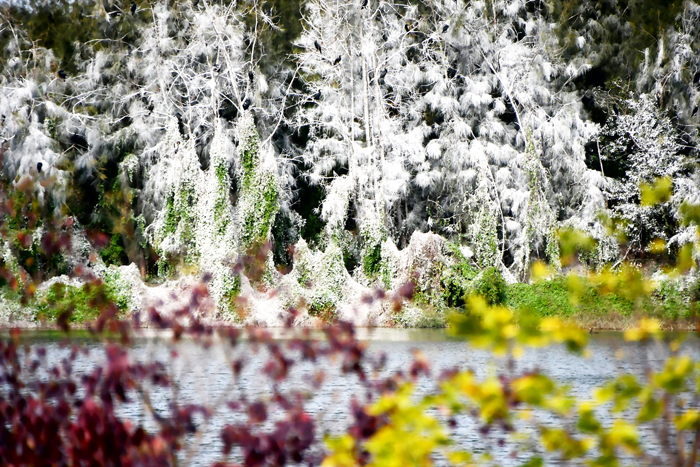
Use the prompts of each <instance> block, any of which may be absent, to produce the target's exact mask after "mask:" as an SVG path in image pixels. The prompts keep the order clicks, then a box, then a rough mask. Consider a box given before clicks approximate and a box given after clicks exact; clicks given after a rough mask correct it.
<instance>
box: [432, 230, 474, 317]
mask: <svg viewBox="0 0 700 467" xmlns="http://www.w3.org/2000/svg"><path fill="white" fill-rule="evenodd" d="M448 248H449V250H450V252H451V254H452V257H453V260H454V263H453V264H452V265H451V266H449V267H448V268H446V269H445V270H444V271H443V273H442V277H441V281H440V283H441V286H442V288H443V297H444V300H445V303H446V305H447V306H448V307H461V306H464V298H465V296H466V295H467V294H469V292H470V290H471V287H472V281H473V280H474V278H476V277H477V275H478V271H477V270H476V269H475V268H474V267H473V266H472V265H471V264H470V263H469V261H468V260H467V258H465V257H464V255H463V254H462V252H461V251H460V250H459V245H458V244H455V243H449V244H448Z"/></svg>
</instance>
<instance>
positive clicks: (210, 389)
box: [25, 328, 698, 465]
mask: <svg viewBox="0 0 700 467" xmlns="http://www.w3.org/2000/svg"><path fill="white" fill-rule="evenodd" d="M272 332H273V334H275V335H276V337H277V338H280V339H282V340H284V338H285V337H288V336H287V333H288V331H283V330H277V331H274V330H272ZM357 332H358V335H359V337H360V338H361V339H363V340H366V341H367V343H368V350H369V354H370V356H371V357H372V359H378V358H379V356H380V355H381V354H385V355H386V358H387V360H386V367H385V369H384V370H382V372H381V374H380V375H377V376H381V375H388V374H389V373H391V372H394V371H397V370H401V369H403V370H407V369H408V366H409V365H410V363H411V362H412V360H413V352H412V351H413V350H419V351H420V352H421V353H422V354H423V355H424V356H425V357H426V358H427V359H428V360H429V361H430V362H431V371H432V375H433V376H439V375H440V374H441V373H442V372H443V371H445V370H451V369H471V370H473V371H474V372H475V373H476V375H477V376H478V377H480V378H484V377H487V376H489V375H491V374H494V373H502V372H508V371H514V372H516V373H520V372H523V371H531V370H541V371H543V372H544V373H546V374H547V375H549V376H550V377H552V378H553V379H554V380H556V381H557V382H558V383H560V384H565V385H568V386H569V387H570V393H571V395H573V396H575V397H577V398H582V399H586V398H589V397H590V396H591V393H592V390H593V388H595V387H598V386H601V385H602V384H604V383H605V382H606V381H608V380H610V379H611V378H614V377H616V376H619V375H621V374H624V373H631V374H634V375H638V376H641V375H643V374H644V372H645V368H646V367H645V365H650V366H651V367H652V368H654V369H659V368H660V367H661V365H662V364H663V362H664V361H665V359H666V358H667V357H668V351H667V350H666V348H665V347H664V346H661V345H657V344H652V345H649V346H641V345H639V344H635V343H627V342H624V341H623V339H622V336H621V334H620V333H615V332H602V333H600V334H596V335H592V336H591V342H590V344H589V346H588V349H589V352H587V354H588V356H586V357H584V356H579V355H574V354H571V353H568V352H566V351H565V350H564V349H563V348H562V347H556V346H555V347H548V348H543V349H528V350H527V351H526V352H525V354H524V355H523V356H522V358H520V359H519V360H518V361H517V363H516V368H515V369H508V367H507V364H506V361H505V360H503V359H494V358H493V357H492V356H491V355H490V354H489V353H487V352H485V351H481V350H478V349H473V348H470V347H469V346H468V345H467V344H465V343H464V342H461V341H458V340H454V339H451V338H450V337H448V336H447V334H446V332H445V331H444V330H411V329H386V328H379V329H359V330H358V331H357ZM25 336H26V337H25V339H28V340H27V342H30V343H32V344H39V343H40V344H42V345H45V346H46V347H47V350H48V354H49V356H50V358H52V359H55V361H56V362H58V361H60V359H61V358H63V356H64V354H65V353H67V352H68V350H67V349H64V348H61V347H60V345H59V343H58V342H57V338H56V336H52V335H46V334H42V333H35V334H28V335H25ZM85 342H87V344H86V345H87V346H88V347H89V348H91V349H92V352H91V353H90V354H89V355H88V356H83V357H81V358H80V359H79V361H77V362H76V363H75V364H74V371H75V372H76V373H78V374H79V373H80V372H81V371H87V370H88V369H89V368H90V367H91V366H92V364H93V363H94V362H95V361H96V360H99V359H101V358H102V357H103V352H102V351H101V350H100V344H98V343H95V342H90V341H85ZM696 344H697V340H696V339H694V338H693V339H691V341H689V342H686V343H685V344H684V349H683V351H685V352H687V353H690V354H691V355H692V356H693V357H694V358H696V359H698V346H697V345H696ZM174 350H175V351H177V355H178V357H177V358H173V356H172V351H174ZM133 356H134V358H137V359H138V360H142V361H153V360H160V361H162V362H165V363H167V365H168V366H169V368H170V369H171V371H172V373H173V374H174V375H175V380H176V381H177V385H175V387H174V388H172V389H171V390H167V391H166V390H162V389H154V391H153V395H152V400H153V403H154V406H155V408H156V410H161V411H163V412H164V413H165V412H166V410H167V408H168V401H169V400H171V398H173V397H177V398H178V400H181V401H189V402H193V403H204V404H207V405H212V406H216V407H219V408H220V409H219V410H218V411H217V413H216V414H215V416H214V417H212V419H210V420H209V421H208V424H207V425H201V426H200V427H201V428H204V429H203V430H201V431H202V432H203V434H202V435H201V436H200V437H199V438H197V439H192V440H190V441H191V444H192V446H191V452H189V455H188V452H187V451H186V452H185V453H183V461H185V462H184V463H185V464H188V465H208V464H210V463H211V462H213V461H216V460H219V459H220V452H221V443H220V441H219V435H218V434H219V432H220V430H221V428H222V427H223V426H224V425H225V424H227V423H232V422H234V421H236V417H235V416H234V415H232V413H231V412H230V411H229V410H228V409H226V408H225V403H224V402H225V401H228V400H235V399H238V398H242V397H244V398H247V399H248V400H255V399H259V398H262V399H265V398H266V397H269V395H270V392H271V388H272V384H273V383H271V381H270V380H269V379H268V378H267V377H266V376H264V374H263V372H262V366H263V365H264V363H265V362H266V361H267V359H266V357H267V355H266V350H264V349H263V348H262V347H260V348H257V347H256V346H254V345H252V344H249V343H243V344H241V345H239V346H238V347H237V348H236V349H235V351H234V353H229V352H227V351H226V347H225V346H223V345H216V344H215V345H212V346H211V347H209V348H207V349H204V348H202V347H201V346H199V345H197V344H196V343H194V342H192V341H184V342H181V343H180V344H178V345H177V346H176V347H171V344H170V343H169V341H168V340H166V339H160V338H144V339H138V340H137V341H136V342H135V344H134V346H133ZM236 358H242V359H243V361H244V362H245V365H244V368H243V371H242V373H241V375H240V378H239V379H238V381H234V380H233V379H232V378H231V370H230V368H231V362H232V361H233V360H234V359H236ZM321 369H323V370H324V372H325V380H324V384H323V386H322V387H321V388H320V389H314V387H313V385H312V381H313V380H314V377H315V376H316V373H317V371H318V370H319V366H318V365H317V366H313V365H312V364H310V363H299V364H297V365H295V366H294V367H293V368H292V371H291V377H290V378H289V379H288V380H286V381H284V382H283V383H281V384H278V386H277V387H278V388H279V389H280V390H281V391H285V390H288V389H290V388H293V389H297V390H299V389H303V390H306V394H307V395H308V400H307V402H306V408H307V411H308V412H309V413H310V414H312V415H313V416H314V417H315V418H316V419H317V420H318V425H317V426H319V427H320V429H321V430H322V433H319V432H317V436H318V437H319V438H320V437H321V436H322V435H323V434H324V433H331V434H333V433H340V432H342V431H343V430H345V429H346V428H347V427H348V425H349V424H350V423H351V420H350V417H349V407H350V401H351V399H352V398H353V397H357V398H360V399H361V398H363V397H366V395H365V390H364V389H363V386H362V385H361V384H360V382H359V381H358V380H357V377H355V376H341V375H340V371H339V368H338V362H334V361H323V362H322V363H321ZM433 390H435V381H434V379H429V378H422V379H420V380H419V382H418V384H417V392H418V393H422V394H425V393H428V392H430V391H433ZM122 413H123V415H124V416H125V417H127V418H130V419H133V420H138V421H141V422H142V423H144V424H145V425H146V426H147V427H148V426H153V421H152V420H150V418H149V416H148V415H147V414H146V412H145V411H144V408H143V407H142V405H141V404H139V403H136V402H132V403H128V404H126V405H125V406H124V407H123V408H122ZM539 416H540V417H544V418H540V421H543V422H544V423H549V422H551V423H556V424H558V425H561V422H560V421H557V420H553V419H547V418H546V416H544V415H542V414H539ZM599 416H601V418H602V420H603V421H604V422H606V423H612V421H613V418H612V416H611V415H610V414H609V413H608V412H607V411H606V410H601V411H600V412H599ZM272 421H274V414H273V420H272ZM272 421H271V422H272ZM271 422H270V423H271ZM200 423H204V421H203V420H200ZM521 423H525V422H521ZM479 428H480V426H479V424H478V422H477V421H475V420H474V419H472V418H471V417H469V416H467V415H464V416H461V417H458V418H457V425H456V426H455V427H454V428H453V429H452V433H451V435H452V438H453V439H454V440H455V441H456V442H457V443H458V444H459V445H460V446H463V447H464V448H466V449H469V450H472V451H476V452H481V451H491V452H494V453H495V454H496V456H497V458H496V461H497V463H498V464H500V465H516V464H518V463H522V462H523V461H524V460H525V459H527V458H528V457H529V455H526V454H531V453H518V452H513V451H512V449H513V447H512V445H509V444H508V443H506V444H505V446H504V447H499V440H501V439H502V438H507V435H505V434H504V433H502V432H499V431H498V430H491V431H490V432H489V433H487V434H486V435H484V434H483V432H480V430H479ZM518 428H519V429H523V430H525V431H527V430H528V426H527V425H523V426H518ZM642 442H643V445H644V446H645V448H646V449H647V450H652V451H653V450H655V448H656V443H657V441H656V439H655V437H654V436H653V432H652V430H651V428H648V429H646V431H643V432H642ZM438 463H439V460H438ZM548 463H550V464H558V463H559V462H558V461H557V459H548Z"/></svg>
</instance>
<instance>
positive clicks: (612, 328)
mask: <svg viewBox="0 0 700 467" xmlns="http://www.w3.org/2000/svg"><path fill="white" fill-rule="evenodd" d="M548 317H551V318H561V319H562V320H563V321H564V322H565V323H566V324H571V325H574V326H576V327H579V328H581V329H586V330H592V331H593V332H594V333H596V332H623V331H626V330H628V329H633V328H634V327H635V323H636V322H637V321H638V319H639V318H656V319H659V321H660V323H661V330H662V331H665V332H700V322H695V321H691V320H682V321H680V320H679V321H671V320H664V319H660V318H657V317H654V316H648V315H639V316H635V317H630V316H619V315H618V316H611V317H601V316H591V317H585V318H572V317H570V316H562V315H557V314H552V315H548V316H546V317H541V318H548ZM331 324H332V323H323V324H318V325H309V326H293V327H290V328H285V327H278V326H258V325H255V326H252V325H242V324H231V323H224V322H221V323H211V324H210V325H211V326H212V327H213V328H214V329H226V328H237V329H249V328H255V329H263V330H268V331H270V332H272V333H274V334H277V333H279V332H280V331H292V332H293V331H294V330H305V329H308V330H312V331H313V330H319V331H320V330H322V329H324V328H325V327H327V326H329V325H331ZM448 328H449V327H448V326H443V327H402V326H390V325H387V326H380V325H377V326H367V325H356V326H355V329H356V330H357V331H359V332H363V333H365V332H370V333H371V332H372V331H373V330H378V331H383V330H406V331H425V330H435V331H447V329H448ZM15 329H17V330H19V331H20V332H26V331H29V332H57V333H61V334H66V332H64V331H63V330H62V329H60V328H59V327H58V326H57V325H56V324H55V323H36V322H29V321H18V322H14V323H0V334H7V333H9V332H11V331H13V330H15ZM70 331H79V332H86V333H90V326H89V323H79V324H72V325H71V326H70ZM70 331H69V332H68V334H70ZM131 331H133V332H136V333H138V334H144V333H145V334H147V336H144V337H151V336H152V337H157V335H158V334H161V333H170V330H169V329H159V328H157V327H154V326H140V327H132V328H131Z"/></svg>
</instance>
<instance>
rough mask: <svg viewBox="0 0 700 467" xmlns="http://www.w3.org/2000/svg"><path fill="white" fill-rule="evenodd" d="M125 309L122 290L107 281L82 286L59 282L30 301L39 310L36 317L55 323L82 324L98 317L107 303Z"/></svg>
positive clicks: (125, 303)
mask: <svg viewBox="0 0 700 467" xmlns="http://www.w3.org/2000/svg"><path fill="white" fill-rule="evenodd" d="M112 303H113V304H114V305H116V306H117V308H118V309H119V310H121V311H125V310H126V308H127V306H128V302H127V301H126V300H125V298H124V295H123V294H122V293H120V291H118V290H115V289H113V288H111V287H110V286H109V285H107V284H106V283H101V282H97V283H94V284H85V285H82V286H79V287H76V286H71V285H66V284H63V283H60V282H56V283H54V284H53V285H51V287H50V288H49V289H48V290H47V291H46V292H43V293H40V294H38V295H37V299H36V302H35V303H33V304H30V306H31V307H32V308H36V310H37V319H39V320H46V321H51V322H55V321H57V320H63V319H66V320H67V322H68V323H73V324H81V323H85V322H87V321H90V320H94V319H96V318H97V317H98V316H99V315H100V313H101V312H102V311H103V310H104V307H105V306H106V305H108V304H112Z"/></svg>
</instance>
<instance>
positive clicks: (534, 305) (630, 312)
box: [504, 278, 698, 330]
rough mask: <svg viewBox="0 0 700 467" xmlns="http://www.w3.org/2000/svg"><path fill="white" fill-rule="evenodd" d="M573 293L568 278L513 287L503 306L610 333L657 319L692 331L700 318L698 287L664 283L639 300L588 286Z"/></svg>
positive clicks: (506, 294) (670, 327)
mask: <svg viewBox="0 0 700 467" xmlns="http://www.w3.org/2000/svg"><path fill="white" fill-rule="evenodd" d="M572 292H573V291H572V289H571V287H570V285H569V283H568V281H567V279H566V278H555V279H552V280H548V281H540V282H537V283H534V284H511V285H508V286H507V287H506V291H505V300H504V304H505V305H506V306H508V307H510V308H512V309H518V310H527V311H529V312H531V313H534V314H535V315H536V316H538V317H540V318H544V317H559V318H563V319H566V320H570V321H573V322H575V323H576V324H578V325H579V326H581V327H584V328H594V329H607V330H621V329H626V328H628V327H630V326H631V325H632V324H634V322H635V321H636V320H637V319H638V318H639V317H640V316H645V317H654V318H657V319H659V320H661V322H662V323H663V327H665V328H669V329H689V328H693V327H694V320H695V317H696V316H697V315H698V300H697V293H698V290H697V284H691V285H690V286H687V285H686V286H684V285H683V284H682V283H680V282H671V281H668V282H664V283H662V284H660V285H659V287H658V288H657V289H656V290H655V291H654V292H653V293H652V294H651V297H646V298H641V299H636V300H631V299H629V298H626V297H623V296H620V295H615V294H602V293H600V292H599V291H598V290H597V289H596V288H595V287H593V286H592V285H591V284H588V283H586V282H583V284H582V287H579V288H578V290H577V292H578V293H577V294H574V293H572ZM575 295H576V296H575Z"/></svg>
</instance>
